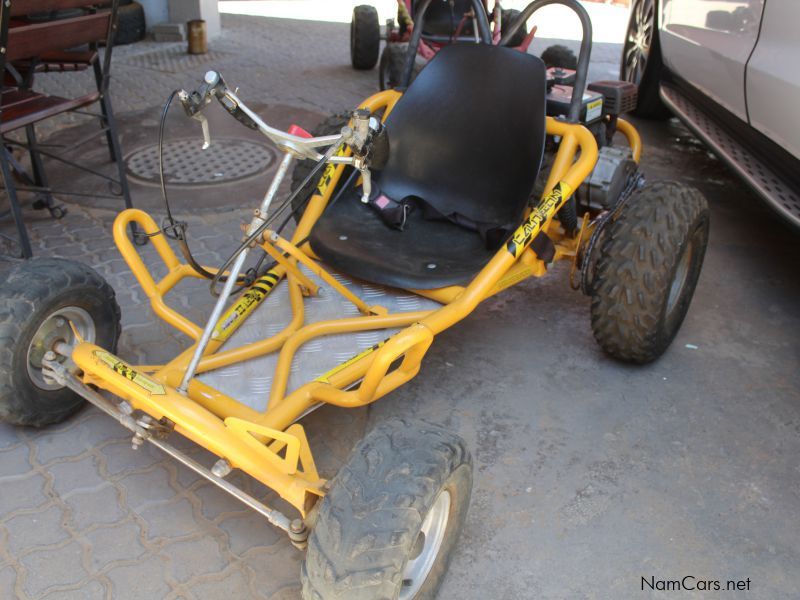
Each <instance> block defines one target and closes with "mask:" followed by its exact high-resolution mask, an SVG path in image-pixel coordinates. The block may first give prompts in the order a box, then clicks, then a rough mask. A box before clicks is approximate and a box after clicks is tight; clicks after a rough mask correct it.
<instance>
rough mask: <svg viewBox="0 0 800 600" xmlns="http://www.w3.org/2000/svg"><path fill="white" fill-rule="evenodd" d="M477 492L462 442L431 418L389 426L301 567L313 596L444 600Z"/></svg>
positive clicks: (356, 461)
mask: <svg viewBox="0 0 800 600" xmlns="http://www.w3.org/2000/svg"><path fill="white" fill-rule="evenodd" d="M471 491H472V459H471V457H470V453H469V450H468V449H467V445H466V442H464V440H463V439H462V438H461V437H459V436H458V435H456V434H454V433H452V432H450V431H447V430H446V429H443V428H441V427H437V426H435V425H431V424H429V423H425V422H422V421H412V420H399V419H395V420H392V421H389V422H386V423H383V424H381V425H379V426H378V427H376V428H375V429H374V430H373V431H372V432H370V433H369V434H368V435H367V436H366V437H365V438H364V439H363V440H362V441H361V442H359V443H358V445H356V447H355V448H354V449H353V452H352V454H351V455H350V458H349V459H348V461H347V464H346V465H345V466H344V467H343V468H342V469H341V471H339V473H338V474H337V475H336V477H335V478H334V479H333V480H332V482H331V486H330V490H329V491H328V493H327V494H326V496H325V498H323V500H322V504H321V505H320V509H319V515H318V517H317V520H316V523H315V525H314V529H313V530H312V532H311V535H310V536H309V539H308V552H307V554H306V559H305V562H304V563H303V566H302V570H301V580H302V585H303V592H302V593H303V598H305V599H306V600H312V599H313V600H374V599H375V598H397V597H398V596H400V597H402V598H409V600H410V599H411V598H413V599H415V600H422V599H433V598H435V597H436V591H437V590H438V588H439V586H440V584H441V582H442V580H443V578H444V575H445V573H446V571H447V566H448V564H449V562H450V557H451V555H452V550H453V548H454V547H455V544H456V541H457V539H458V536H459V534H460V532H461V529H462V528H463V526H464V521H465V519H466V515H467V509H468V507H469V498H470V494H471Z"/></svg>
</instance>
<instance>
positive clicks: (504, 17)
mask: <svg viewBox="0 0 800 600" xmlns="http://www.w3.org/2000/svg"><path fill="white" fill-rule="evenodd" d="M519 15H520V12H519V11H518V10H514V9H513V8H509V9H506V10H504V11H503V12H502V13H501V17H500V23H501V27H502V28H503V31H508V26H509V25H511V23H513V22H514V21H516V20H517V17H518V16H519ZM527 35H528V26H527V25H526V24H525V23H523V24H522V25H520V27H519V29H517V30H516V31H515V32H514V35H513V36H511V39H510V40H508V43H507V44H506V46H508V47H509V48H516V47H517V46H520V45H522V42H524V41H525V38H526V37H527Z"/></svg>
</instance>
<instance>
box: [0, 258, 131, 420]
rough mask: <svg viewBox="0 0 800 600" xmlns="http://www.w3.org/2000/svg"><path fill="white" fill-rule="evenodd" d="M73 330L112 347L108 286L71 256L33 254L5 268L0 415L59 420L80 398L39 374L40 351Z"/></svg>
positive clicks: (113, 308) (114, 323)
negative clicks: (8, 269) (48, 256)
mask: <svg viewBox="0 0 800 600" xmlns="http://www.w3.org/2000/svg"><path fill="white" fill-rule="evenodd" d="M70 322H71V323H72V324H73V325H75V327H76V329H78V332H79V334H80V335H81V336H82V337H84V338H86V341H91V342H94V343H96V344H97V345H99V346H102V347H103V348H104V349H106V350H109V351H110V352H115V351H116V345H117V341H118V340H119V334H120V310H119V305H118V304H117V300H116V297H115V295H114V290H113V288H112V287H111V286H110V285H108V283H106V281H105V280H104V279H103V278H102V277H101V276H100V275H99V274H98V273H97V272H96V271H95V270H94V269H92V268H90V267H88V266H86V265H84V264H82V263H79V262H75V261H71V260H64V259H59V258H33V259H30V260H27V261H24V262H22V263H20V264H19V265H17V266H15V267H14V268H12V269H11V270H10V271H9V272H8V273H7V275H6V279H5V281H4V282H3V283H2V286H0V421H5V422H6V423H11V424H14V425H27V426H33V427H41V426H43V425H48V424H51V423H58V422H60V421H63V420H64V419H66V418H67V417H69V416H70V415H71V414H73V413H74V412H75V411H77V410H78V409H79V408H80V407H81V406H82V405H83V403H84V400H83V398H81V397H80V396H78V395H77V394H76V393H75V392H73V391H72V390H70V389H69V388H66V387H63V386H60V385H58V384H57V383H54V382H48V381H47V380H46V379H45V378H44V377H43V375H42V370H41V359H42V356H43V354H44V351H46V350H48V349H49V347H50V344H52V343H54V342H55V341H56V340H61V341H65V342H67V343H70V344H74V343H75V342H76V338H75V335H74V333H73V331H72V329H71V327H70V325H69V323H70Z"/></svg>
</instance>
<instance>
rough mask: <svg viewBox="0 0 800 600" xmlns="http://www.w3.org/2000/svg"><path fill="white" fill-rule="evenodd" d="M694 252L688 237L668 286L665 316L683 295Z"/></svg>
mask: <svg viewBox="0 0 800 600" xmlns="http://www.w3.org/2000/svg"><path fill="white" fill-rule="evenodd" d="M693 254H694V243H693V242H692V240H691V239H690V240H689V242H688V243H687V244H686V247H685V248H684V249H683V254H681V257H680V259H679V260H678V266H677V268H676V269H675V276H674V277H673V278H672V284H671V285H670V286H669V296H667V316H670V315H671V314H672V312H673V311H674V310H675V307H676V306H677V305H678V301H679V300H680V298H681V296H682V295H683V290H684V288H685V287H686V281H687V280H688V279H689V266H690V265H691V264H692V255H693Z"/></svg>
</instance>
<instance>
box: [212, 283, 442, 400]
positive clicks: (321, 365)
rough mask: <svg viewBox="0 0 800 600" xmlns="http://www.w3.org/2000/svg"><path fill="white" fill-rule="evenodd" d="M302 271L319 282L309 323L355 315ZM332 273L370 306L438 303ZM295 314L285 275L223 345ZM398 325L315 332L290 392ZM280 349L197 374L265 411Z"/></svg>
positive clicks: (253, 336) (271, 331)
mask: <svg viewBox="0 0 800 600" xmlns="http://www.w3.org/2000/svg"><path fill="white" fill-rule="evenodd" d="M301 268H302V269H303V272H304V273H305V274H306V275H308V276H309V277H311V279H312V280H313V281H314V282H315V283H316V284H317V285H319V286H320V293H319V295H317V296H311V297H309V298H305V300H304V303H305V316H306V323H307V324H308V323H315V322H317V321H326V320H332V319H342V318H348V317H357V316H358V315H359V312H358V309H357V308H356V307H355V306H354V305H353V304H351V303H350V302H349V301H348V300H346V299H345V298H344V297H343V296H342V295H341V294H339V293H338V292H336V291H335V290H334V289H333V288H331V287H330V286H329V285H327V284H326V283H324V282H323V281H322V280H321V279H319V278H318V277H317V276H316V275H313V274H312V273H311V272H310V271H308V270H307V269H305V268H303V267H301ZM333 275H334V277H335V278H336V280H337V281H339V282H340V283H341V284H342V285H344V286H346V287H347V288H348V289H349V290H350V291H351V292H353V293H354V294H355V295H356V296H358V297H360V298H361V299H362V300H364V301H365V302H366V303H367V304H369V305H370V306H376V305H377V306H383V307H384V308H386V309H388V311H389V312H390V313H398V312H412V311H419V310H433V309H436V308H439V306H441V305H440V304H439V303H437V302H434V301H433V300H428V299H427V298H422V297H421V296H417V295H415V294H412V293H411V292H406V291H404V290H397V289H393V288H386V287H382V286H377V285H372V284H369V283H363V282H358V281H353V280H351V279H349V278H347V277H345V276H343V275H340V274H337V273H334V274H333ZM291 319H292V308H291V304H290V302H289V291H288V287H287V285H286V282H285V280H284V281H281V283H280V284H278V286H277V288H276V289H275V290H273V292H272V294H270V296H269V297H268V298H267V299H266V300H264V302H263V303H262V304H261V305H260V306H259V307H258V308H257V309H256V310H255V311H254V312H253V314H251V315H250V317H249V318H248V320H247V322H246V323H245V324H244V325H243V326H242V327H241V328H240V329H239V330H238V331H236V332H235V333H234V334H233V335H232V336H231V338H230V339H229V340H228V341H227V342H226V343H225V345H224V346H223V350H229V349H232V348H238V347H240V346H243V345H245V344H250V343H253V342H257V341H259V340H262V339H264V338H267V337H270V336H273V335H275V334H277V333H279V332H280V331H281V330H282V329H283V328H284V327H286V325H287V324H288V323H289V321H291ZM398 331H399V329H396V328H395V329H378V330H375V331H360V332H354V333H342V334H336V335H329V336H325V337H319V338H314V339H312V340H310V341H309V342H307V343H306V344H304V345H303V346H301V347H300V349H299V350H298V352H297V354H296V355H295V359H294V361H293V363H292V369H291V374H290V376H289V385H288V389H287V392H291V391H292V390H295V389H297V388H298V387H300V386H301V385H303V384H306V383H308V382H309V381H311V380H313V379H314V378H315V377H318V376H319V375H322V374H323V373H325V372H326V371H328V370H330V369H332V368H333V367H335V366H337V365H339V364H341V363H343V362H344V361H346V360H347V359H349V358H352V357H353V356H355V355H356V354H358V353H359V352H361V351H363V350H366V349H367V348H371V347H372V346H374V345H375V344H377V343H379V342H381V341H383V340H385V339H386V338H388V337H389V336H391V335H392V334H394V333H396V332H398ZM277 360H278V352H273V353H272V354H268V355H266V356H261V357H258V358H254V359H251V360H249V361H246V362H242V363H238V364H235V365H231V366H229V367H224V368H221V369H216V370H214V371H209V372H206V373H202V374H200V375H198V377H197V378H198V379H199V380H200V381H202V382H203V383H205V384H207V385H210V386H211V387H213V388H215V389H218V390H219V391H221V392H222V393H224V394H227V395H228V396H231V397H232V398H235V399H236V400H238V401H239V402H242V403H243V404H246V405H247V406H249V407H250V408H253V409H255V410H258V411H264V410H266V407H267V400H268V397H269V391H270V387H271V385H272V378H273V375H274V373H275V364H276V362H277Z"/></svg>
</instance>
